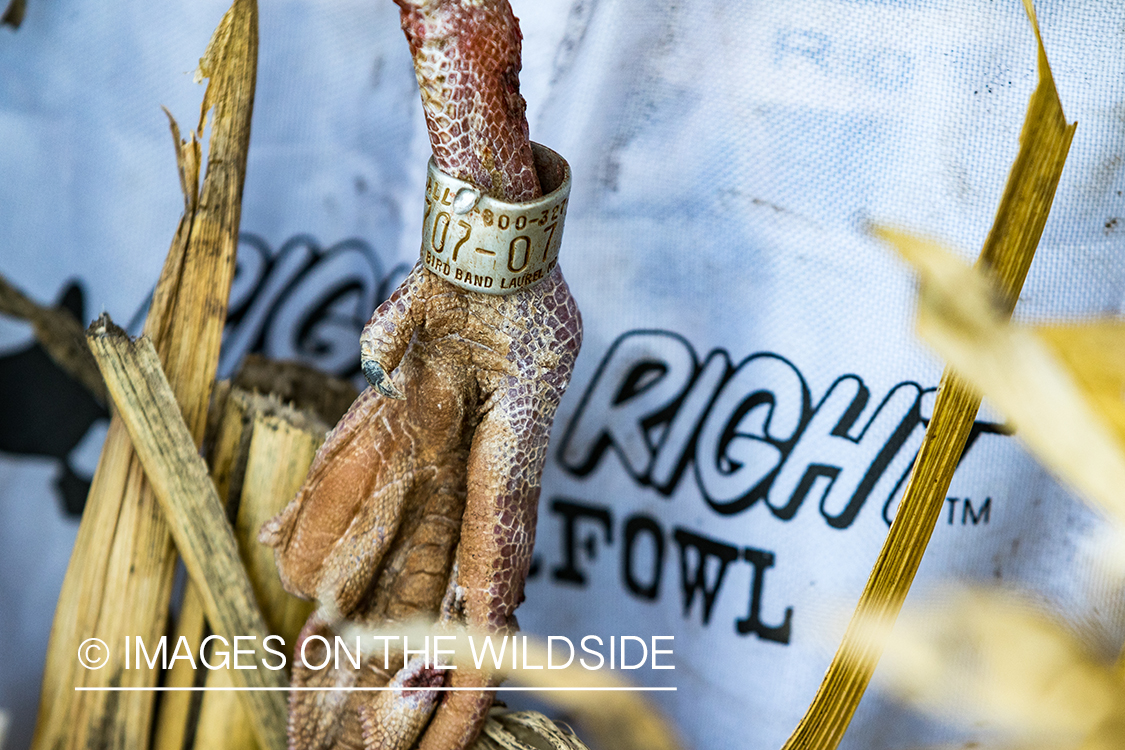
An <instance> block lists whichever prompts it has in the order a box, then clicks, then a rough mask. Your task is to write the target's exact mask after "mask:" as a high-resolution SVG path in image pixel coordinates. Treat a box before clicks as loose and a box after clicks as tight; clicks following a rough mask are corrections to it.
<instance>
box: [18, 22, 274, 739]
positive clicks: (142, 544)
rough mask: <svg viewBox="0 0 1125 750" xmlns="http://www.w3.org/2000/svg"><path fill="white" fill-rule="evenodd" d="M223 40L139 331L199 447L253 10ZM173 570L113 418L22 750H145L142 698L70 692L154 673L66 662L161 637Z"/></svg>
mask: <svg viewBox="0 0 1125 750" xmlns="http://www.w3.org/2000/svg"><path fill="white" fill-rule="evenodd" d="M220 32H221V33H220V34H219V36H220V37H221V38H222V39H224V40H225V42H224V43H223V44H222V45H221V46H222V48H223V49H224V50H226V51H225V52H224V53H223V54H222V55H213V56H212V57H216V58H219V57H221V58H222V60H223V64H224V65H226V66H228V67H227V69H226V72H225V73H223V75H221V76H219V75H217V76H216V77H215V79H213V80H212V82H211V85H210V86H209V87H208V93H207V94H206V96H207V101H208V102H209V103H213V104H214V109H215V116H214V122H213V124H212V128H211V143H210V153H209V160H208V165H207V174H206V177H205V178H204V181H203V187H202V190H201V191H200V193H199V197H198V198H196V197H195V196H194V195H192V194H188V193H191V192H192V191H190V190H188V191H187V192H186V193H185V196H184V198H185V206H188V207H190V208H191V210H190V212H188V213H185V214H184V216H183V218H182V219H181V220H180V223H179V226H178V228H177V230H176V233H175V236H174V238H173V240H172V245H171V248H170V250H169V252H168V257H167V260H166V261H165V264H164V269H163V271H162V272H161V275H160V280H159V282H158V283H157V287H156V290H155V292H154V295H153V303H152V306H151V308H150V311H149V316H148V319H147V320H146V322H145V330H146V332H147V334H148V335H149V336H150V337H151V338H152V340H153V343H154V345H155V346H156V349H157V351H158V352H159V354H160V357H161V360H162V363H163V366H164V369H165V372H166V373H168V378H169V382H170V383H171V386H172V389H173V392H174V393H175V394H176V399H177V401H178V403H179V409H180V410H181V411H182V413H183V415H184V419H185V421H186V423H187V424H188V426H189V429H190V431H191V433H192V434H193V436H194V438H195V440H196V444H197V445H198V443H199V441H200V440H201V439H202V432H203V427H204V423H205V420H206V413H207V404H208V401H209V398H210V394H211V388H212V383H213V380H214V375H215V368H216V365H217V362H218V356H219V339H220V336H221V333H222V329H223V326H224V324H225V321H226V310H227V299H228V296H229V292H230V282H231V278H232V277H233V274H234V252H235V247H236V245H237V239H238V223H239V214H240V205H241V189H242V183H243V180H244V177H245V170H246V153H247V148H248V145H249V137H250V112H251V108H252V102H253V89H254V79H255V67H256V61H257V44H258V42H257V6H256V4H255V2H254V0H236V1H235V3H234V5H233V6H232V8H231V11H229V12H228V13H227V15H226V16H224V18H223V23H222V24H221V25H220ZM176 130H177V129H176V128H173V131H174V135H175V136H176V140H177V143H176V148H177V162H178V164H179V165H180V172H181V176H182V179H181V186H189V183H190V182H191V175H192V174H198V161H199V160H198V147H197V144H196V143H195V142H194V140H192V141H189V142H188V143H183V142H181V141H180V140H179V137H178V133H176ZM201 132H202V131H201V129H200V134H201ZM197 135H198V134H197ZM193 165H194V166H193ZM185 189H186V188H185ZM174 563H175V550H174V548H173V545H172V540H171V537H170V535H169V533H168V529H167V527H166V525H165V523H164V520H163V517H162V515H161V512H160V509H159V505H158V504H157V501H156V499H155V498H154V497H153V494H152V492H151V489H150V488H149V487H148V486H147V483H146V481H145V478H144V472H143V471H142V469H141V465H140V463H139V461H138V460H137V457H136V455H135V454H134V452H133V449H132V445H131V443H130V440H129V436H128V433H127V431H126V429H125V427H124V424H123V423H122V422H121V420H120V419H119V418H114V419H113V420H112V421H111V424H110V428H109V433H108V435H107V437H106V442H105V446H104V448H103V450H102V457H101V459H100V461H99V464H98V469H97V471H96V472H95V475H94V481H93V484H92V487H91V490H90V495H89V497H88V499H87V503H86V511H85V513H84V514H83V518H82V523H81V525H80V527H79V531H78V537H77V539H76V541H75V546H74V551H73V552H72V554H71V564H70V566H69V568H68V570H67V575H66V578H65V580H64V582H63V588H62V592H61V594H60V596H59V603H58V605H57V607H56V613H55V621H54V624H53V625H52V629H51V640H50V645H49V647H48V653H47V661H46V666H45V668H44V673H43V687H42V691H41V697H40V710H39V717H38V721H37V724H36V731H35V738H34V740H33V747H35V748H42V749H44V750H45V749H46V748H50V749H51V750H57V748H61V747H76V748H85V747H88V746H96V747H114V748H128V749H129V750H133V749H134V748H141V749H142V750H143V748H146V747H148V743H149V738H150V735H151V731H152V712H153V703H154V694H153V693H151V692H128V693H106V692H82V693H77V692H75V690H74V688H75V687H79V686H84V687H107V686H111V685H112V686H121V687H132V688H148V687H152V686H153V685H154V684H155V680H156V675H155V674H153V673H152V672H150V671H149V670H125V669H124V668H123V664H120V663H116V662H111V664H110V665H109V666H106V667H105V668H103V669H100V670H97V671H90V670H85V669H81V668H80V667H79V665H78V663H77V661H76V658H75V654H76V653H77V649H78V644H79V643H80V642H82V641H84V640H85V639H86V638H90V637H98V638H101V639H103V640H104V641H106V642H107V643H122V644H123V643H124V638H125V636H127V635H128V636H132V637H142V638H145V639H148V638H151V639H153V640H155V639H157V638H159V637H160V636H161V635H163V634H164V631H165V626H166V620H167V611H168V600H169V597H170V595H171V590H172V575H173V571H174Z"/></svg>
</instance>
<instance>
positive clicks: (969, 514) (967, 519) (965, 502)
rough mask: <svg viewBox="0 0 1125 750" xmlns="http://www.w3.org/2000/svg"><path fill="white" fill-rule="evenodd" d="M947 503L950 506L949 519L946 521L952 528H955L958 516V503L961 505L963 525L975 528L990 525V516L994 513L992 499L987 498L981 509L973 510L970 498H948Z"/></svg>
mask: <svg viewBox="0 0 1125 750" xmlns="http://www.w3.org/2000/svg"><path fill="white" fill-rule="evenodd" d="M945 502H946V503H948V505H949V517H948V518H947V519H946V520H947V521H948V522H949V525H950V526H953V524H954V522H953V519H954V518H955V517H956V516H957V503H961V525H962V526H968V525H969V524H970V523H972V525H973V526H976V525H977V524H982V523H985V524H986V523H988V519H989V515H990V514H991V512H992V498H991V497H986V498H985V499H984V503H983V504H982V505H981V506H980V509H979V510H978V509H975V508H973V501H972V500H970V499H969V498H967V497H965V498H960V497H947V498H945Z"/></svg>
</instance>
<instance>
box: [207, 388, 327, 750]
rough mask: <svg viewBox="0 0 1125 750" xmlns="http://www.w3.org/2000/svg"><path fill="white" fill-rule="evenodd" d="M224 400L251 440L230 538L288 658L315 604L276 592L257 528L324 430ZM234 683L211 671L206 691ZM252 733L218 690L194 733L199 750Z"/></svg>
mask: <svg viewBox="0 0 1125 750" xmlns="http://www.w3.org/2000/svg"><path fill="white" fill-rule="evenodd" d="M230 401H231V402H232V403H231V406H229V407H228V409H227V410H226V411H227V415H228V419H231V420H235V419H237V420H238V421H239V422H244V419H245V418H248V420H249V421H250V425H249V426H248V429H246V430H244V431H243V432H242V434H244V435H247V436H249V441H248V442H249V445H248V448H247V450H246V451H245V453H244V454H243V460H242V461H240V462H239V463H242V464H243V466H244V469H243V471H242V477H243V478H242V480H241V482H240V485H241V498H240V500H239V504H238V517H237V520H236V522H235V537H236V538H237V540H238V547H239V552H240V553H241V556H242V562H243V564H244V565H245V567H246V570H247V572H248V573H249V575H250V582H251V585H252V586H253V588H254V593H255V597H256V598H257V601H258V604H259V606H260V607H261V609H262V612H263V614H264V616H265V619H266V624H267V626H268V627H269V630H270V632H271V633H276V634H278V635H280V636H281V637H282V638H283V639H284V641H285V644H286V645H285V647H284V648H282V647H278V648H281V649H282V650H286V651H290V652H291V651H292V648H293V646H294V644H295V643H296V642H297V634H298V633H299V632H300V630H301V627H302V626H303V625H304V624H305V620H306V619H308V616H309V614H310V613H311V612H312V608H313V604H312V602H307V601H302V600H300V599H297V598H296V597H294V596H292V595H291V594H288V593H287V592H286V591H285V590H284V589H283V588H282V587H281V582H280V580H279V578H278V574H277V566H276V564H275V562H274V556H273V550H271V549H269V548H268V547H265V546H263V545H261V544H259V543H258V530H259V529H260V528H261V526H262V524H263V523H265V522H266V521H267V520H269V519H270V518H272V517H273V516H275V515H277V514H278V513H280V512H281V510H282V509H283V508H284V507H285V505H286V504H287V503H288V502H289V500H290V499H291V498H292V497H293V496H294V495H295V494H296V493H297V490H298V489H300V487H301V484H302V483H303V482H304V480H305V475H306V474H307V473H308V469H309V465H310V464H311V463H312V460H313V457H314V456H315V455H316V450H317V448H319V447H320V444H321V443H322V442H323V441H324V436H325V434H326V433H327V426H326V425H325V424H323V423H322V422H320V421H319V420H316V419H315V418H312V417H310V415H308V414H305V413H302V412H298V411H296V410H294V409H290V408H288V407H285V406H282V405H281V403H280V402H279V401H278V400H277V399H275V398H268V397H264V396H256V395H252V394H248V393H246V392H245V391H235V392H234V393H233V394H232V397H231V399H230ZM225 421H227V419H224V422H225ZM275 646H276V644H275ZM233 677H234V675H232V674H230V673H229V672H228V671H225V670H215V671H209V672H208V674H207V682H206V686H207V687H229V686H232V685H234V684H235V683H234V679H233ZM250 730H251V724H250V722H249V719H248V717H247V716H246V713H245V712H244V711H243V709H242V706H241V704H240V703H239V702H237V701H232V700H230V696H229V695H228V694H226V693H221V692H219V693H205V694H204V695H203V702H202V705H201V707H200V711H199V719H198V722H197V724H196V729H195V742H194V747H195V748H197V750H211V749H215V750H219V749H221V748H231V750H239V749H240V748H251V747H253V744H252V743H253V739H254V738H253V735H252V734H251V731H250Z"/></svg>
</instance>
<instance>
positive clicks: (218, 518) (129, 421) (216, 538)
mask: <svg viewBox="0 0 1125 750" xmlns="http://www.w3.org/2000/svg"><path fill="white" fill-rule="evenodd" d="M87 337H88V339H89V342H90V348H91V350H92V351H93V352H94V356H95V358H97V360H98V366H99V367H100V368H101V370H102V375H103V377H104V378H105V381H106V386H107V387H108V388H109V393H110V395H111V396H112V397H113V401H114V404H115V405H116V406H117V409H118V414H119V415H120V417H121V421H122V422H123V423H124V425H125V426H126V428H127V429H128V431H129V436H130V437H131V438H132V443H133V445H134V446H135V449H136V452H137V455H138V457H139V459H140V462H141V463H142V464H143V466H144V471H145V474H146V475H147V477H148V480H149V482H150V483H151V486H152V490H153V494H154V495H155V496H156V498H157V500H158V502H159V503H160V509H161V510H162V511H163V512H164V516H165V518H166V519H167V521H168V525H169V529H170V531H171V534H172V536H173V537H174V538H175V540H176V546H177V547H178V548H179V551H180V554H181V555H182V556H183V560H184V565H185V567H186V568H187V571H188V574H189V575H190V576H191V578H192V581H194V583H195V584H196V586H197V588H198V590H199V595H200V599H201V600H202V603H203V610H204V612H205V613H206V615H207V619H208V621H209V622H210V623H211V624H212V625H213V627H214V629H215V632H216V633H217V634H219V635H221V636H224V637H225V638H226V639H227V642H228V643H234V642H235V641H234V640H233V639H234V637H235V636H239V637H245V638H247V639H249V640H250V644H249V645H248V646H247V648H246V649H244V652H245V653H247V654H250V655H251V659H252V660H253V662H256V663H259V664H262V663H266V662H267V661H268V659H269V655H268V653H267V648H266V643H265V640H266V636H267V635H269V631H268V629H267V627H266V623H265V620H264V618H263V617H262V614H261V611H260V610H259V608H258V604H257V601H256V600H255V595H254V589H253V586H252V585H251V583H250V579H249V577H248V575H247V572H246V569H245V568H244V567H243V565H242V561H241V559H240V557H239V551H238V545H237V542H236V541H235V539H234V534H233V531H232V530H231V527H230V525H229V524H228V523H227V520H226V513H225V511H224V509H223V504H222V502H221V501H220V500H219V496H218V493H217V492H216V491H215V485H214V484H213V483H212V482H211V478H210V476H209V475H208V472H207V466H206V464H205V463H204V462H203V459H202V458H200V456H199V453H198V451H197V450H196V447H195V445H194V444H193V442H192V439H191V435H190V433H189V431H188V428H187V425H186V423H185V422H184V421H183V420H182V419H181V418H180V415H179V414H177V411H176V408H175V405H176V402H175V398H174V396H173V394H172V389H171V387H170V385H169V383H168V381H167V379H166V378H165V376H164V373H163V372H162V371H161V369H160V363H159V360H158V358H157V356H156V351H155V349H154V348H153V346H152V343H151V342H150V341H149V340H148V339H146V338H143V337H142V338H140V339H138V340H136V341H131V340H130V339H129V337H128V336H127V335H126V334H125V332H124V331H122V330H121V329H120V328H117V327H116V326H114V325H113V324H112V323H111V322H110V321H109V320H108V316H104V315H103V316H102V318H101V319H100V320H98V321H96V322H95V324H94V325H93V326H91V328H90V331H89V333H88V334H87ZM232 674H233V675H234V677H235V681H236V684H237V685H238V686H239V687H242V688H249V690H247V691H245V692H241V693H240V695H241V697H242V699H243V702H244V704H245V706H246V707H247V709H248V711H249V718H250V721H251V723H252V725H253V727H254V735H255V738H256V739H257V741H258V743H259V744H260V745H261V746H262V747H264V748H267V750H273V749H275V748H276V749H278V750H280V748H284V747H285V746H286V742H285V725H286V707H285V699H284V696H283V694H282V692H279V691H280V690H282V689H284V688H285V687H286V686H287V682H286V679H285V675H284V674H283V673H281V672H280V671H274V670H269V669H236V670H233V672H232Z"/></svg>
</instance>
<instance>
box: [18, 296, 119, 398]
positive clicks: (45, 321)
mask: <svg viewBox="0 0 1125 750" xmlns="http://www.w3.org/2000/svg"><path fill="white" fill-rule="evenodd" d="M0 314H3V315H10V316H12V317H14V318H19V319H20V320H25V321H27V322H28V323H31V325H32V327H33V329H34V331H35V338H36V339H38V340H39V344H40V345H41V346H42V347H43V350H44V351H46V352H47V354H48V355H49V356H50V357H51V359H52V360H54V362H55V364H57V365H58V366H59V367H61V368H62V369H63V371H64V372H66V374H68V375H70V377H72V378H74V379H75V380H77V381H78V382H79V383H81V384H82V385H83V386H84V387H85V388H86V390H88V391H89V392H90V393H91V395H93V397H94V398H95V399H97V400H98V402H99V403H101V404H105V403H106V401H107V398H106V392H105V383H103V382H102V376H101V373H99V372H98V366H97V364H95V363H94V357H93V355H91V354H90V350H89V349H87V348H86V335H85V333H84V332H83V329H82V324H81V323H79V322H78V320H77V319H76V318H75V317H74V316H73V315H72V314H71V312H70V310H67V309H66V308H65V307H46V306H44V305H40V304H39V303H38V302H36V301H35V300H33V299H31V298H30V297H28V296H27V295H26V294H24V293H23V292H22V291H20V290H19V289H17V288H16V287H15V286H13V285H12V284H11V283H10V282H9V281H8V280H7V279H5V278H4V277H3V276H2V275H0Z"/></svg>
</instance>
